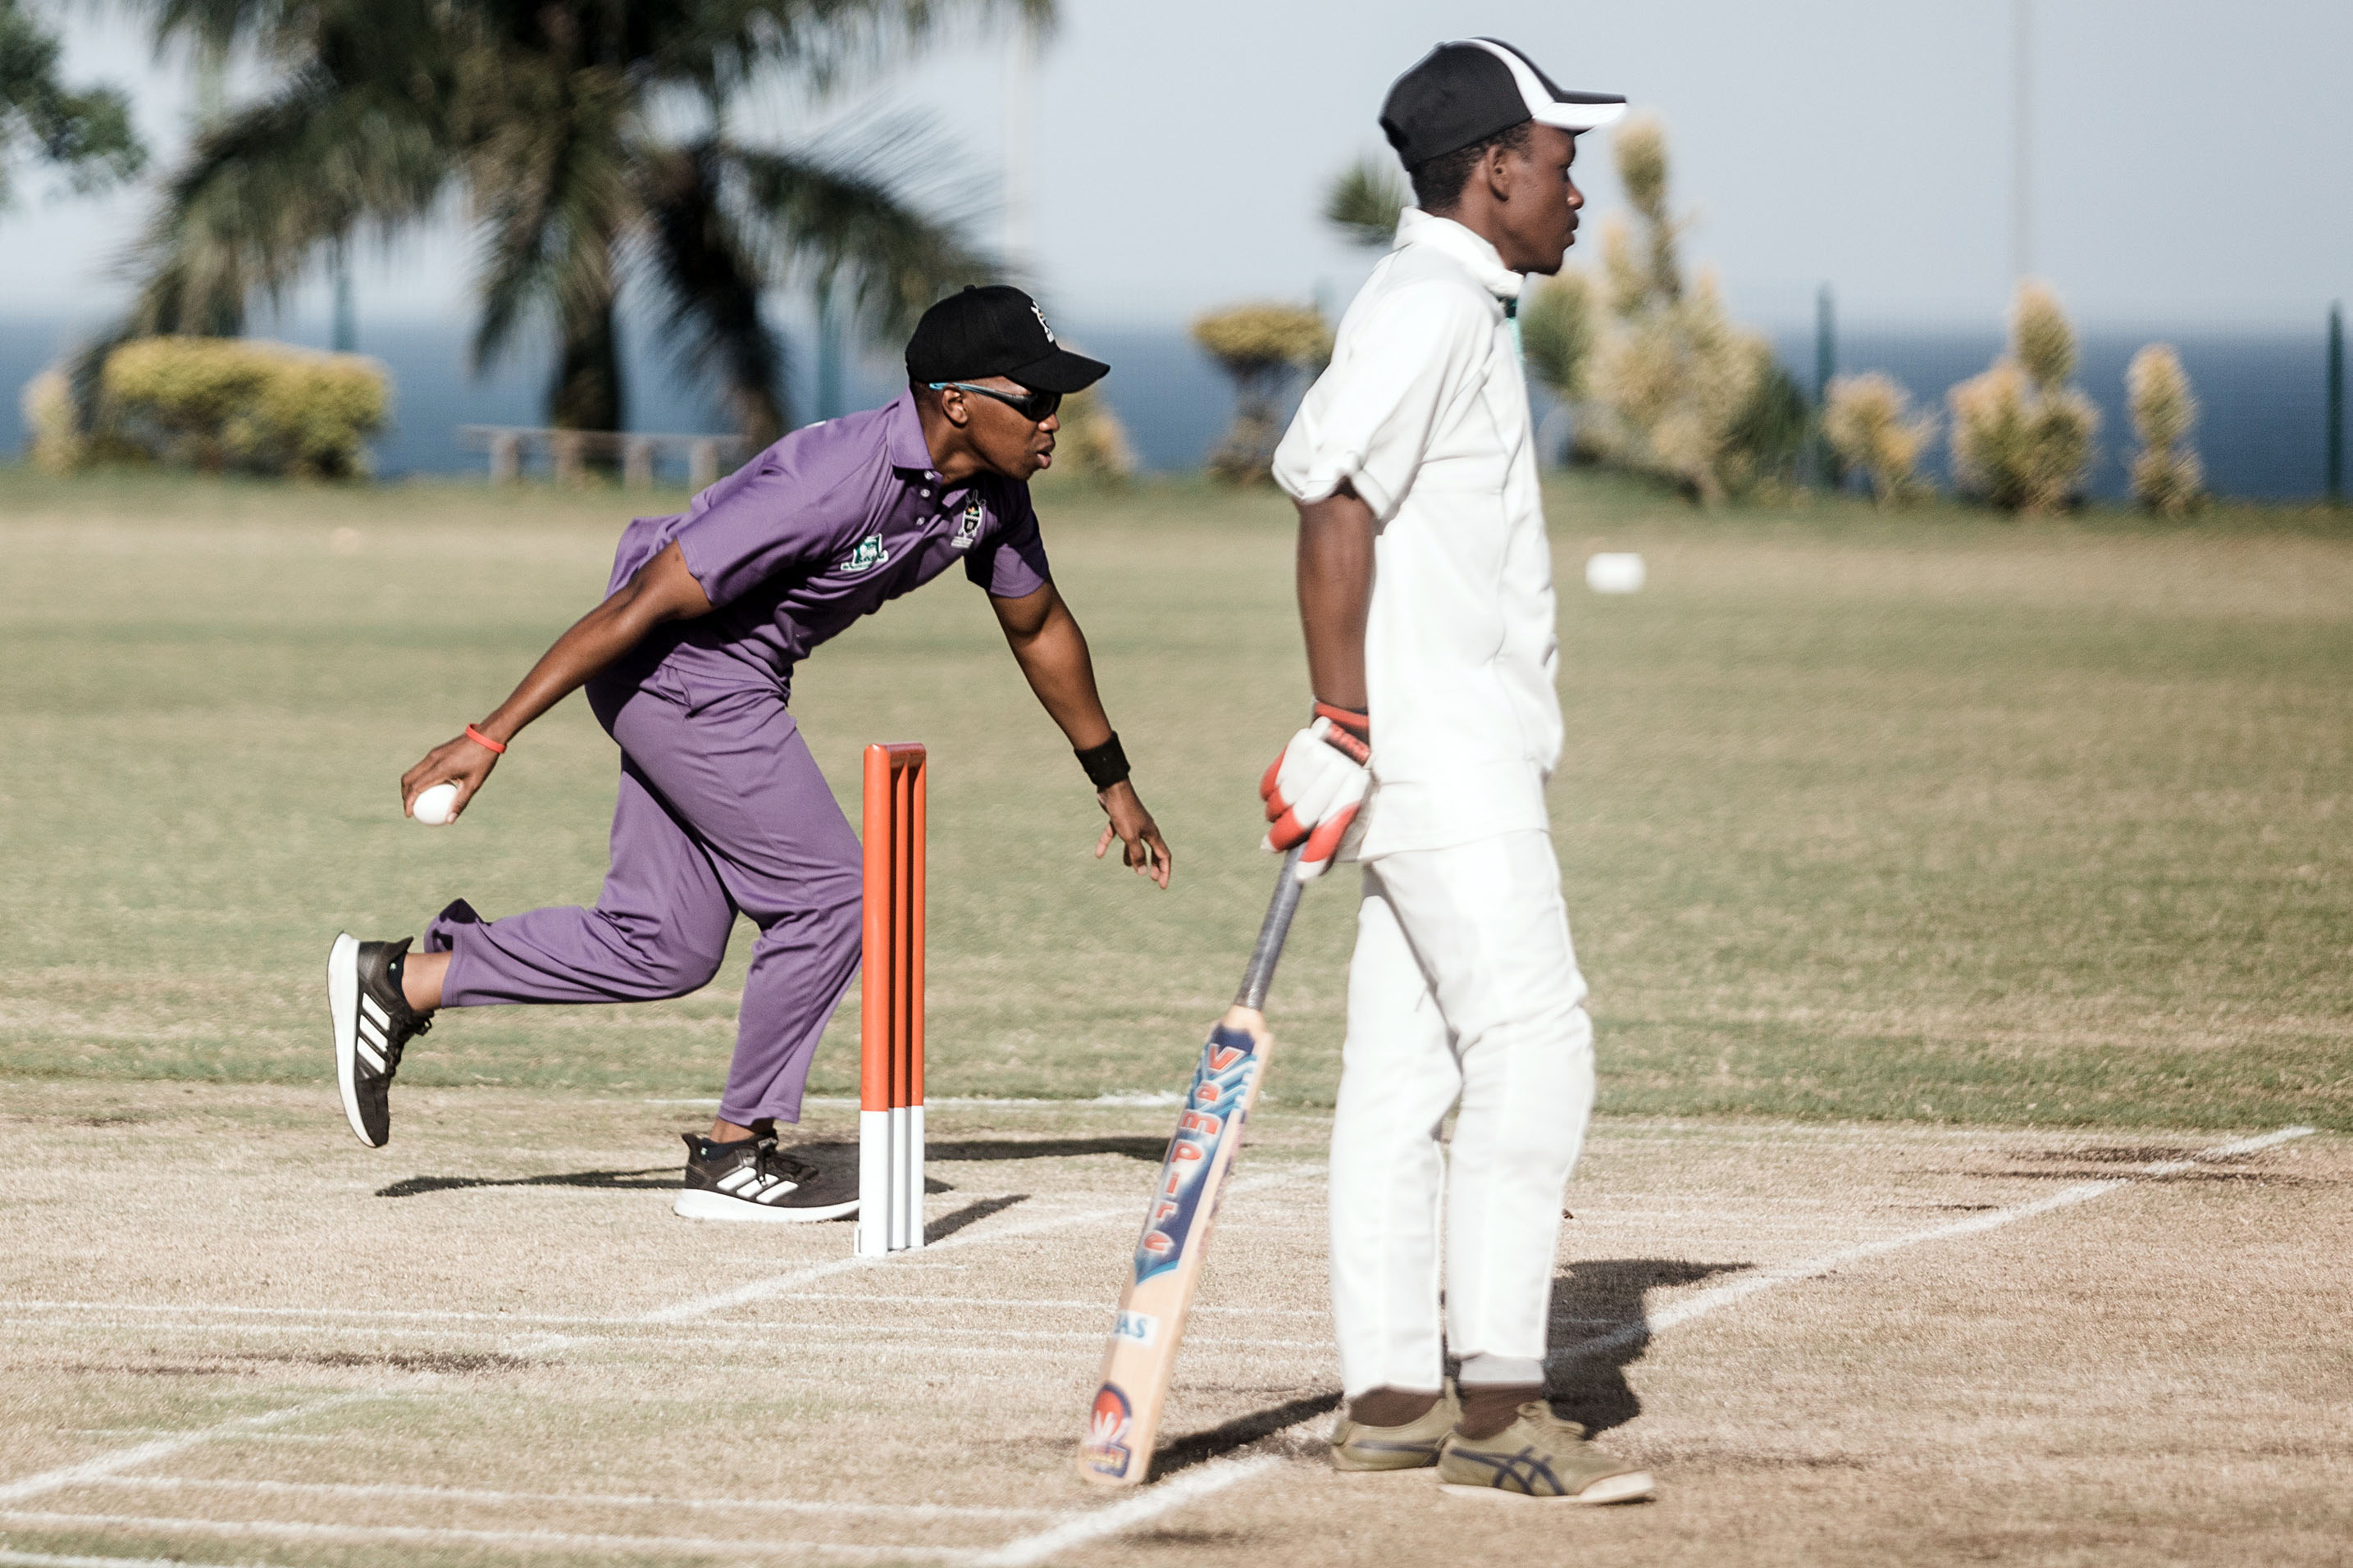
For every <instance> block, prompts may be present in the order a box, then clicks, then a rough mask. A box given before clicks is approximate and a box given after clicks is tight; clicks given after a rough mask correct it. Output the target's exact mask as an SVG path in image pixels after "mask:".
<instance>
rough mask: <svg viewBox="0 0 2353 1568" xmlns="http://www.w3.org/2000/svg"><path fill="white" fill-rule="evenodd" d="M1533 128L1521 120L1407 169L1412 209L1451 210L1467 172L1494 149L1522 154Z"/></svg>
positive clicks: (1530, 124) (1467, 175)
mask: <svg viewBox="0 0 2353 1568" xmlns="http://www.w3.org/2000/svg"><path fill="white" fill-rule="evenodd" d="M1534 125H1535V121H1533V120H1523V121H1520V122H1519V123H1518V124H1517V125H1512V126H1506V127H1505V128H1504V129H1503V130H1501V131H1498V132H1495V133H1494V134H1493V136H1490V137H1488V138H1487V139H1486V140H1485V141H1483V142H1472V143H1471V145H1469V146H1468V147H1457V148H1456V149H1454V151H1453V152H1451V153H1440V154H1439V155H1438V156H1437V157H1435V158H1430V159H1428V160H1425V161H1424V162H1422V163H1417V164H1415V165H1414V166H1413V167H1412V168H1410V169H1408V170H1407V171H1406V176H1407V178H1409V179H1410V180H1412V181H1413V205H1416V206H1418V207H1419V208H1420V209H1421V210H1422V211H1424V212H1426V213H1437V212H1444V211H1446V210H1447V209H1448V208H1450V207H1451V206H1453V205H1455V203H1457V202H1459V201H1461V199H1462V187H1463V186H1464V185H1466V184H1469V183H1470V180H1471V171H1472V170H1473V169H1475V168H1477V167H1478V166H1479V161H1480V160H1481V159H1482V158H1484V157H1485V156H1486V155H1487V153H1488V152H1489V151H1490V150H1491V149H1493V148H1496V147H1501V148H1503V149H1504V150H1505V151H1506V152H1511V153H1525V152H1526V151H1527V150H1528V137H1529V132H1530V128H1531V127H1533V126H1534Z"/></svg>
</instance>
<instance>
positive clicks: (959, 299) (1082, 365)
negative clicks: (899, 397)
mask: <svg viewBox="0 0 2353 1568" xmlns="http://www.w3.org/2000/svg"><path fill="white" fill-rule="evenodd" d="M1110 371H1111V366H1109V365H1107V364H1105V363H1103V362H1102V361H1101V360H1092V359H1089V358H1087V356H1086V355H1084V354H1074V353H1071V351H1070V350H1068V349H1066V348H1064V347H1063V346H1062V345H1061V344H1060V343H1059V342H1055V341H1054V329H1053V328H1051V327H1050V326H1048V325H1047V324H1046V312H1045V311H1043V310H1039V308H1038V301H1036V300H1032V299H1031V298H1029V295H1027V294H1024V293H1023V292H1022V291H1021V290H1020V289H1016V288H1014V287H1013V286H1012V285H1010V284H1008V283H991V284H988V285H987V286H986V287H983V286H981V285H978V284H975V285H972V286H970V287H967V288H966V289H965V290H964V292H963V293H961V294H951V295H949V296H948V297H947V298H946V299H944V300H941V301H940V302H939V303H938V304H936V305H934V306H933V307H932V308H931V309H930V310H926V311H924V312H923V320H922V321H917V322H916V323H915V335H914V336H913V337H912V338H909V339H908V340H907V379H908V380H910V381H913V382H917V383H920V384H925V385H928V384H931V383H933V382H935V381H973V380H976V379H978V378H979V377H981V376H984V375H1003V376H1010V377H1011V378H1012V379H1013V380H1015V381H1018V382H1019V383H1020V384H1022V385H1024V386H1026V387H1028V388H1029V390H1030V391H1032V392H1077V391H1079V390H1081V389H1082V388H1083V387H1089V386H1092V385H1093V384H1095V383H1096V382H1098V381H1101V380H1102V379H1103V377H1104V376H1105V375H1106V374H1109V373H1110Z"/></svg>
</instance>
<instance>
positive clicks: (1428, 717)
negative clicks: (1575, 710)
mask: <svg viewBox="0 0 2353 1568" xmlns="http://www.w3.org/2000/svg"><path fill="white" fill-rule="evenodd" d="M1521 281H1522V279H1521V277H1520V275H1519V274H1518V273H1516V272H1514V271H1512V270H1511V269H1510V268H1506V267H1505V266H1504V262H1503V258H1502V257H1500V256H1499V255H1497V254H1496V251H1495V247H1493V246H1492V245H1490V244H1489V243H1488V242H1487V241H1486V240H1484V239H1482V238H1481V237H1479V236H1478V235H1476V234H1473V233H1472V231H1471V230H1469V229H1467V228H1465V227H1463V226H1461V224H1459V223H1456V222H1454V221H1453V220H1452V219H1451V218H1443V217H1434V216H1430V214H1428V213H1425V212H1422V211H1421V210H1419V208H1415V207H1409V208H1407V209H1406V211H1405V214H1404V216H1403V217H1402V218H1400V219H1399V221H1398V234H1397V244H1396V247H1395V248H1393V249H1392V250H1390V252H1389V253H1388V255H1387V256H1385V257H1383V258H1381V260H1380V262H1379V264H1378V265H1377V266H1376V267H1375V268H1373V275H1372V277H1371V278H1370V279H1367V280H1366V284H1365V287H1364V289H1363V290H1362V291H1360V292H1359V293H1358V294H1357V295H1356V300H1354V302H1352V303H1351V304H1350V305H1349V307H1348V312H1347V314H1346V315H1345V316H1343V317H1342V318H1341V319H1340V330H1339V334H1338V339H1337V341H1336V342H1335V344H1334V346H1333V351H1332V363H1331V365H1330V367H1329V368H1328V369H1326V370H1325V371H1324V374H1322V375H1320V376H1318V377H1317V378H1316V381H1315V384H1314V386H1312V387H1310V388H1308V391H1307V396H1306V398H1305V400H1304V401H1303V402H1302V403H1301V404H1300V406H1299V414H1298V416H1297V417H1296V418H1294V419H1293V421H1292V422H1291V428H1290V429H1289V430H1288V431H1287V432H1285V433H1284V435H1283V437H1282V445H1281V446H1280V447H1277V448H1276V450H1275V455H1274V478H1275V482H1276V483H1277V484H1280V485H1281V486H1282V488H1283V489H1285V490H1287V491H1288V492H1290V493H1291V495H1293V497H1295V498H1297V499H1298V500H1323V499H1324V497H1326V496H1328V495H1330V494H1332V492H1333V491H1334V490H1335V489H1337V488H1338V487H1339V484H1340V481H1341V480H1342V479H1346V480H1348V481H1349V482H1350V484H1351V485H1352V486H1353V488H1354V489H1355V490H1356V494H1357V495H1358V496H1359V497H1361V498H1362V499H1363V500H1364V501H1365V503H1366V505H1367V506H1369V507H1370V508H1372V511H1373V516H1374V517H1375V518H1376V519H1377V521H1378V522H1379V524H1380V531H1379V535H1378V538H1377V542H1376V544H1375V547H1374V555H1375V576H1374V580H1373V601H1372V607H1371V617H1370V619H1369V621H1368V622H1367V624H1366V628H1365V676H1366V685H1367V687H1368V696H1369V698H1370V701H1371V706H1372V727H1373V760H1372V773H1373V790H1372V793H1371V795H1370V796H1369V797H1368V798H1367V801H1366V806H1365V812H1364V816H1365V820H1366V827H1365V837H1364V841H1363V844H1362V845H1361V847H1359V849H1358V854H1359V855H1360V856H1361V857H1362V858H1365V859H1372V858H1375V857H1377V856H1381V855H1388V854H1394V853H1397V852H1398V851H1400V850H1411V849H1441V848H1445V847H1449V846H1451V845H1455V844H1462V843H1468V842H1470V841H1472V840H1474V839H1479V838H1485V837H1491V836H1493V835H1495V834H1500V833H1512V832H1518V831H1522V830H1525V829H1527V828H1536V829H1539V830H1542V829H1545V828H1546V827H1548V826H1550V824H1549V821H1548V819H1547V817H1546V812H1545V798H1544V785H1545V780H1546V776H1547V775H1549V774H1550V773H1551V772H1552V769H1553V767H1554V765H1555V764H1556V763H1558V762H1559V760H1560V746H1561V717H1560V699H1559V697H1558V696H1557V695H1556V692H1555V690H1554V688H1553V679H1554V674H1555V671H1556V669H1557V668H1558V665H1559V654H1560V647H1559V638H1558V634H1557V631H1556V626H1555V625H1554V615H1555V610H1554V600H1553V591H1552V552H1551V549H1550V548H1549V546H1548V545H1547V544H1546V541H1545V526H1544V505H1543V499H1542V496H1541V494H1540V492H1539V490H1538V488H1537V483H1536V460H1535V430H1534V429H1533V427H1532V426H1531V425H1530V422H1529V417H1528V394H1527V384H1526V382H1525V380H1524V379H1523V376H1522V373H1521V369H1520V361H1519V354H1518V351H1517V348H1516V346H1515V344H1514V335H1513V331H1512V323H1511V321H1509V320H1508V319H1507V318H1506V316H1505V313H1504V305H1505V301H1507V300H1517V299H1518V297H1519V293H1520V285H1521Z"/></svg>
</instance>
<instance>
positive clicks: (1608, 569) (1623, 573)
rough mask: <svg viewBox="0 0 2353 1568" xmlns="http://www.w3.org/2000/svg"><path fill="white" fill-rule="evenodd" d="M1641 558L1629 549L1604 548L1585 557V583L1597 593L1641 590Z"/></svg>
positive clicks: (1642, 574) (1637, 591)
mask: <svg viewBox="0 0 2353 1568" xmlns="http://www.w3.org/2000/svg"><path fill="white" fill-rule="evenodd" d="M1643 577H1644V573H1643V571H1642V558H1641V556H1639V555H1637V554H1635V553H1634V552H1632V551H1630V550H1604V551H1600V552H1597V553H1595V554H1592V555H1588V556H1587V557H1586V558H1585V585H1586V586H1587V587H1588V588H1590V589H1592V590H1593V591H1594V592H1595V593H1597V594H1639V593H1641V591H1642V580H1643Z"/></svg>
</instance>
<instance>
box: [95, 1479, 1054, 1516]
mask: <svg viewBox="0 0 2353 1568" xmlns="http://www.w3.org/2000/svg"><path fill="white" fill-rule="evenodd" d="M89 1484H90V1485H92V1486H107V1487H140V1488H145V1489H149V1490H152V1491H253V1492H266V1493H269V1494H272V1495H277V1496H286V1497H351V1498H378V1497H381V1498H417V1499H423V1500H431V1501H435V1502H479V1503H491V1504H506V1503H517V1502H545V1503H556V1504H560V1505H562V1506H563V1507H565V1508H674V1509H682V1510H695V1509H705V1510H721V1511H748V1512H753V1513H868V1514H880V1515H883V1516H886V1517H889V1518H895V1519H1038V1518H1041V1517H1043V1518H1059V1517H1060V1516H1061V1514H1062V1512H1063V1511H1064V1510H1060V1509H1052V1508H980V1507H966V1506H962V1505H958V1504H955V1503H936V1502H828V1501H826V1500H823V1499H819V1498H693V1497H640V1496H638V1495H635V1494H633V1493H609V1492H501V1491H486V1490H482V1489H479V1488H471V1487H424V1486H403V1485H400V1484H398V1483H396V1482H391V1481H369V1482H352V1481H267V1480H218V1479H194V1478H189V1477H183V1476H108V1477H105V1478H104V1479H100V1480H97V1481H92V1482H90V1483H89Z"/></svg>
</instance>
